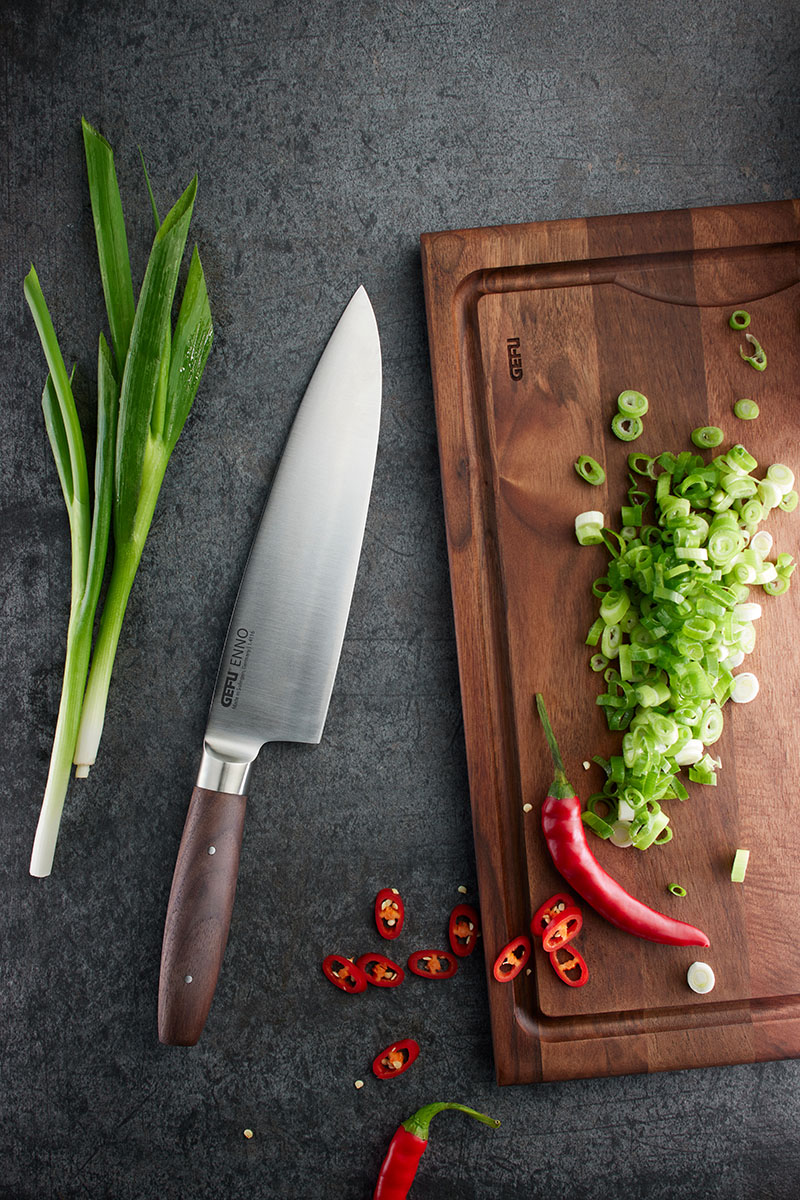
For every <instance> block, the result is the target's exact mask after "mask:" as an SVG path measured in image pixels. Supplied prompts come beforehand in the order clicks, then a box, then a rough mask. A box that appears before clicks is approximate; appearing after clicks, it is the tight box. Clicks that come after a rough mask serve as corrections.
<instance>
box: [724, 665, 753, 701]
mask: <svg viewBox="0 0 800 1200" xmlns="http://www.w3.org/2000/svg"><path fill="white" fill-rule="evenodd" d="M757 695H758V679H757V678H756V676H755V675H754V674H753V672H752V671H742V672H741V674H739V675H736V676H735V677H734V680H733V685H732V686H731V694H730V698H731V700H733V702H734V704H748V703H749V702H750V701H751V700H755V698H756V696H757Z"/></svg>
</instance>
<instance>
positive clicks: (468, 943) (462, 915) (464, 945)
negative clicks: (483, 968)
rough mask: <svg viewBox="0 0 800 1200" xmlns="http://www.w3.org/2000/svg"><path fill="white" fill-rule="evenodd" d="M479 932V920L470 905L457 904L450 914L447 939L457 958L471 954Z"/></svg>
mask: <svg viewBox="0 0 800 1200" xmlns="http://www.w3.org/2000/svg"><path fill="white" fill-rule="evenodd" d="M480 931H481V919H480V917H479V916H478V914H477V912H476V911H475V909H474V908H473V907H472V905H471V904H457V905H456V906H455V908H454V909H453V911H452V912H451V913H450V920H449V922H448V925H447V937H448V940H449V942H450V949H451V950H452V951H453V954H457V955H458V957H459V958H466V957H467V955H468V954H472V951H473V950H474V949H475V945H476V943H477V940H478V935H479V934H480Z"/></svg>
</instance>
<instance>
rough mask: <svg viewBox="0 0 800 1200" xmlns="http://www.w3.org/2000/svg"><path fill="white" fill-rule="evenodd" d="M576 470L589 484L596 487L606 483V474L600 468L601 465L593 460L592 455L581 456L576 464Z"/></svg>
mask: <svg viewBox="0 0 800 1200" xmlns="http://www.w3.org/2000/svg"><path fill="white" fill-rule="evenodd" d="M575 470H576V471H577V472H578V474H579V475H580V477H581V479H585V480H586V482H587V483H591V484H594V486H595V487H597V486H598V485H599V484H601V483H604V482H605V478H606V473H605V471H604V470H603V468H602V467H601V466H600V463H599V462H597V460H596V459H594V458H592V456H591V454H581V456H580V457H579V459H578V461H577V462H576V463H575Z"/></svg>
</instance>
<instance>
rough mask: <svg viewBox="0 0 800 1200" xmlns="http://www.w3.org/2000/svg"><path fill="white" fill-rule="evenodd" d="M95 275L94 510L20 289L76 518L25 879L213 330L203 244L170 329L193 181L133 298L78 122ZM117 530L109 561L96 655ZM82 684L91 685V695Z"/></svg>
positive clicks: (99, 144)
mask: <svg viewBox="0 0 800 1200" xmlns="http://www.w3.org/2000/svg"><path fill="white" fill-rule="evenodd" d="M82 127H83V139H84V149H85V153H86V163H87V171H88V177H89V193H90V198H91V204H92V214H93V217H94V226H95V234H96V240H97V249H98V258H99V264H100V275H101V280H102V284H103V293H104V296H105V303H106V312H107V315H108V321H109V328H110V332H111V342H112V346H113V357H112V354H111V351H110V350H109V348H108V346H107V344H106V341H105V339H104V338H103V337H102V335H101V338H100V354H99V365H98V389H97V391H98V434H97V452H96V459H95V489H94V491H95V496H94V516H93V518H91V519H90V516H89V485H88V475H87V469H86V455H85V451H84V446H83V439H82V435H81V430H80V424H79V422H78V418H77V413H76V411H75V402H74V398H73V396H72V389H71V384H70V379H69V376H68V375H67V371H66V367H65V365H64V361H63V357H62V355H61V352H60V350H59V348H58V342H57V339H56V336H55V331H54V329H53V326H52V322H51V320H50V317H49V313H48V312H47V308H46V305H45V303H44V298H43V296H42V294H41V288H40V287H39V283H38V279H37V277H36V273H35V271H34V270H33V269H31V272H30V274H29V276H28V278H27V279H26V281H25V295H26V299H27V300H28V304H29V306H30V308H31V312H32V313H33V316H34V321H35V323H36V327H37V330H38V331H39V336H40V339H41V342H42V347H43V349H44V352H45V357H46V359H47V364H48V367H49V370H50V374H49V376H48V380H47V383H46V385H45V393H44V396H43V401H42V402H43V407H44V412H45V423H46V426H47V431H48V435H49V438H50V442H51V446H52V448H53V453H54V456H55V459H56V465H57V468H58V474H59V478H60V481H61V486H62V490H63V492H64V498H65V501H66V504H67V510H68V513H69V520H70V531H71V543H72V605H71V615H70V624H69V630H68V635H67V655H66V664H65V672H64V684H63V689H62V699H61V707H60V710H59V717H58V723H57V726H56V735H55V738H54V743H53V752H52V756H51V765H50V774H49V777H48V783H47V788H46V791H45V797H44V801H43V804H42V811H41V815H40V818H39V824H38V827H37V831H36V838H35V840H34V847H33V854H32V857H31V867H30V869H31V874H33V875H38V876H45V875H49V874H50V871H51V868H52V862H53V855H54V852H55V845H56V839H57V836H58V828H59V822H60V819H61V812H62V809H63V805H64V799H65V796H66V792H67V788H68V785H69V777H70V769H71V764H72V762H73V760H74V761H75V762H76V763H77V764H78V769H77V772H76V774H77V775H78V776H83V775H86V774H88V769H89V766H90V765H91V764H92V763H93V762H94V761H95V757H96V753H97V747H98V744H99V741H100V735H101V732H102V727H103V719H104V714H105V707H106V700H107V696H108V688H109V684H110V680H111V672H112V668H113V663H114V657H115V653H116V648H117V644H118V640H119V635H120V630H121V627H122V621H123V618H124V615H125V609H126V606H127V601H128V597H129V595H130V590H131V586H132V584H133V580H134V577H135V575H136V571H137V569H138V566H139V562H140V560H141V556H142V551H143V549H144V543H145V540H146V538H147V534H148V532H149V529H150V523H151V521H152V517H153V512H154V510H155V506H156V501H157V499H158V494H159V491H160V488H161V483H162V480H163V478H164V472H165V470H166V466H167V462H168V461H169V457H170V455H171V453H172V450H173V449H174V446H175V444H176V442H177V440H178V437H179V435H180V432H181V429H182V428H183V425H184V423H185V421H186V418H187V416H188V414H189V410H190V408H191V406H192V403H193V401H194V397H195V395H196V392H197V388H198V386H199V383H200V379H201V377H202V374H203V370H204V368H205V364H206V360H207V358H208V354H209V351H210V349H211V341H212V336H213V330H212V323H211V312H210V309H209V304H208V295H207V291H206V285H205V279H204V276H203V269H202V266H201V264H200V258H199V255H198V252H197V249H196V248H195V249H194V251H193V253H192V257H191V263H190V266H189V271H188V276H187V280H186V286H185V288H184V291H183V296H182V299H181V302H180V307H179V312H178V318H177V322H176V325H175V328H174V330H173V328H172V315H171V314H172V308H173V304H174V301H175V295H176V290H177V284H178V273H179V270H180V264H181V260H182V258H183V254H184V250H185V246H186V240H187V236H188V230H189V222H190V220H191V216H192V210H193V207H194V200H195V195H196V191H197V179H196V177H195V178H194V179H193V180H192V182H191V183H190V184H189V186H188V187H187V189H186V190H185V192H184V193H183V195H182V196H181V197H180V199H179V200H178V201H177V203H176V204H175V205H174V207H173V208H172V209H171V210H170V212H169V213H168V214H167V216H166V217H165V219H164V221H163V223H161V222H159V221H158V218H157V214H156V210H155V203H154V202H153V198H152V191H151V189H150V184H149V180H148V181H147V187H148V191H149V192H150V198H151V202H153V211H154V214H155V215H156V226H157V230H156V235H155V239H154V242H153V247H152V250H151V253H150V257H149V260H148V264H147V269H146V271H145V277H144V281H143V283H142V288H141V292H140V294H139V299H138V302H137V303H136V304H135V305H134V299H133V295H134V293H133V282H132V278H131V270H130V261H129V255H128V244H127V237H126V232H125V224H124V218H123V212H122V203H121V199H120V195H119V188H118V184H117V177H116V171H115V168H114V160H113V151H112V149H111V147H110V146H109V144H108V142H107V141H106V140H105V138H103V137H102V135H101V134H99V133H98V132H97V130H95V129H93V128H92V126H91V125H89V124H88V122H86V121H83V123H82ZM109 528H111V529H113V540H114V560H113V567H112V570H111V576H110V579H109V583H108V590H107V593H106V597H105V601H104V604H103V608H102V613H101V617H100V624H99V629H98V635H97V642H96V645H95V649H94V655H93V657H92V665H91V671H89V676H88V683H87V671H88V670H89V660H90V652H91V637H92V629H93V624H94V616H95V611H96V607H97V601H98V596H99V594H100V588H101V583H102V580H103V573H104V566H105V560H106V546H107V544H108V535H109ZM84 689H85V694H84Z"/></svg>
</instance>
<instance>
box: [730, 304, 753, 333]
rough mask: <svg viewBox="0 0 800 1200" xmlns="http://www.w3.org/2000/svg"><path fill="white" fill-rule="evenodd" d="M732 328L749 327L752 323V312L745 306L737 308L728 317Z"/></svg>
mask: <svg viewBox="0 0 800 1200" xmlns="http://www.w3.org/2000/svg"><path fill="white" fill-rule="evenodd" d="M728 324H729V325H730V327H731V329H747V326H748V325H749V324H750V313H749V312H747V311H746V310H745V309H743V308H737V309H736V311H735V312H732V313H731V315H730V317H729V318H728Z"/></svg>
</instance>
